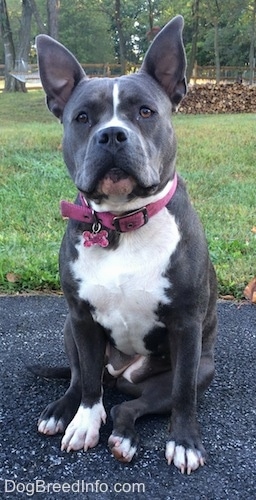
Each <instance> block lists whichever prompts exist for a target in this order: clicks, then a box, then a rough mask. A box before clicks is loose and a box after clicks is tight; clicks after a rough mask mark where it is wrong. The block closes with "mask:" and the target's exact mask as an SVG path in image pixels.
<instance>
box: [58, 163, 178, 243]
mask: <svg viewBox="0 0 256 500" xmlns="http://www.w3.org/2000/svg"><path fill="white" fill-rule="evenodd" d="M176 187H177V174H176V172H175V174H174V178H173V183H172V187H171V189H170V191H169V192H168V193H167V194H166V195H165V196H164V197H163V198H161V199H160V200H158V201H155V202H153V203H149V204H148V205H145V206H144V207H142V208H139V209H138V210H134V211H132V212H129V213H127V214H124V215H118V216H117V215H115V214H113V213H111V212H95V211H94V210H92V208H91V207H90V206H89V205H87V204H86V201H85V199H84V197H83V196H82V194H80V202H81V203H82V204H81V205H75V204H73V203H69V202H68V201H61V204H60V207H61V214H62V216H63V217H65V218H66V217H67V218H69V219H74V220H77V221H80V222H84V223H87V224H92V225H93V226H95V225H96V226H97V230H95V228H93V227H92V232H93V233H96V232H97V233H98V232H99V230H100V229H101V226H104V227H106V228H108V229H112V230H114V231H118V232H119V233H127V232H129V231H134V230H135V229H139V228H140V227H142V226H144V225H145V224H146V223H147V222H148V220H149V219H150V218H151V217H153V215H155V214H157V213H158V212H160V210H162V208H164V207H165V206H166V205H167V203H168V202H169V201H170V200H171V198H172V197H173V195H174V193H175V191H176ZM98 228H99V229H98Z"/></svg>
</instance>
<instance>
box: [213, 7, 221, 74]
mask: <svg viewBox="0 0 256 500" xmlns="http://www.w3.org/2000/svg"><path fill="white" fill-rule="evenodd" d="M214 55H215V68H216V83H220V48H219V24H218V19H217V17H215V19H214Z"/></svg>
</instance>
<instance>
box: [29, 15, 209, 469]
mask: <svg viewBox="0 0 256 500" xmlns="http://www.w3.org/2000/svg"><path fill="white" fill-rule="evenodd" d="M182 29H183V19H182V17H181V16H177V17H175V18H174V19H173V20H172V21H170V22H169V23H168V24H167V25H166V26H165V28H164V29H163V30H162V31H161V32H160V33H159V34H158V35H157V37H156V38H155V40H154V41H153V43H152V44H151V46H150V48H149V50H148V52H147V54H146V56H145V59H144V61H143V64H142V67H141V69H140V71H139V72H138V73H136V74H132V75H129V76H122V77H120V78H113V79H112V78H99V79H98V78H93V79H89V78H87V76H86V75H85V73H84V71H83V69H82V67H81V66H80V64H79V63H78V62H77V60H76V59H75V58H74V56H73V55H72V54H71V53H70V52H69V51H68V50H67V49H66V48H65V47H63V46H62V45H60V44H59V43H58V42H56V41H54V40H53V39H51V38H50V37H48V36H46V35H40V36H39V37H38V38H37V48H38V59H39V67H40V76H41V80H42V84H43V87H44V90H45V92H46V95H47V104H48V107H49V109H50V110H51V111H52V113H53V114H54V115H55V116H57V117H58V118H59V119H60V120H61V121H62V123H63V126H64V139H63V153H64V159H65V162H66V164H67V167H68V170H69V172H70V175H71V178H72V179H73V181H74V184H75V186H76V187H77V189H78V196H77V199H76V201H75V203H74V204H72V203H68V202H62V214H63V215H64V216H66V217H68V218H69V222H68V226H67V231H66V234H65V236H64V239H63V242H62V246H61V251H60V274H61V283H62V287H63V291H64V294H65V297H66V300H67V303H68V307H69V314H68V316H67V319H66V323H65V332H64V333H65V346H66V352H67V355H68V358H69V362H70V374H71V382H70V386H69V388H68V390H67V392H66V393H65V394H64V396H63V397H62V398H60V399H59V400H58V401H56V402H54V403H52V404H50V405H49V406H47V408H46V409H45V410H44V411H43V413H42V415H41V417H40V420H39V427H38V428H39V431H40V432H41V433H43V434H48V435H51V434H56V433H59V432H60V433H64V436H63V438H62V445H61V448H62V450H67V451H70V450H80V449H84V450H87V449H88V448H92V447H94V446H96V445H97V443H98V440H99V430H100V426H101V423H102V422H104V421H105V419H106V413H105V410H104V406H103V402H102V398H103V386H104V383H111V384H112V385H116V387H117V388H118V389H120V390H121V391H123V392H124V393H127V394H129V395H132V396H134V398H133V399H132V400H129V401H126V402H124V403H122V404H120V405H118V406H115V407H114V408H113V409H112V411H111V416H112V418H113V432H112V434H111V436H110V437H109V447H110V449H111V451H112V453H113V455H114V456H115V457H116V458H117V459H118V460H120V461H123V462H129V461H131V460H132V458H133V456H134V454H135V452H136V449H137V444H138V438H137V434H136V431H135V421H136V419H137V418H139V417H141V416H143V415H146V414H153V413H159V414H162V413H170V414H171V421H170V434H169V438H168V442H167V445H166V459H167V461H168V463H171V462H172V461H173V462H174V464H175V465H176V467H178V469H180V470H181V472H183V473H184V472H187V474H190V472H191V471H192V470H195V469H197V468H198V467H199V465H203V464H204V462H205V450H204V447H203V445H202V443H201V437H200V431H199V426H198V422H197V415H196V406H197V398H198V395H199V394H200V393H202V392H203V391H204V390H205V389H206V388H207V387H208V385H209V383H210V382H211V380H212V378H213V375H214V355H213V350H214V342H215V337H216V278H215V273H214V270H213V266H212V264H211V262H210V260H209V255H208V250H207V245H206V241H205V236H204V232H203V230H202V227H201V224H200V222H199V220H198V217H197V215H196V213H195V211H194V209H193V208H192V206H191V203H190V201H189V198H188V195H187V192H186V188H185V185H184V182H183V181H182V179H181V178H180V177H179V176H178V175H177V174H176V171H175V158H176V141H175V136H174V131H173V128H172V125H171V121H170V116H171V112H172V109H173V108H175V107H176V106H177V105H178V104H179V102H180V101H181V99H182V98H183V97H184V95H185V93H186V80H185V68H186V59H185V54H184V47H183V43H182Z"/></svg>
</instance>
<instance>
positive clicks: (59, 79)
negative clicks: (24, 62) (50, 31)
mask: <svg viewBox="0 0 256 500" xmlns="http://www.w3.org/2000/svg"><path fill="white" fill-rule="evenodd" d="M36 47H37V57H38V64H39V74H40V78H41V82H42V85H43V88H44V91H45V93H46V96H47V105H48V108H49V109H50V111H51V112H52V113H53V114H54V115H55V116H57V117H58V118H60V119H61V117H62V114H63V110H64V107H65V105H66V103H67V101H68V100H69V98H70V95H71V93H72V91H73V90H74V88H75V87H76V85H77V84H78V83H79V82H80V80H81V79H84V78H87V76H86V74H85V72H84V70H83V68H82V67H81V66H80V64H79V62H78V61H77V60H76V58H75V57H74V56H73V54H71V52H69V50H68V49H66V48H65V47H64V46H63V45H61V44H60V43H59V42H57V41H56V40H54V39H53V38H51V37H50V36H47V35H38V36H37V37H36Z"/></svg>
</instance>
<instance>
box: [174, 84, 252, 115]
mask: <svg viewBox="0 0 256 500" xmlns="http://www.w3.org/2000/svg"><path fill="white" fill-rule="evenodd" d="M178 111H179V112H180V113H182V114H205V113H207V114H209V113H211V114H218V113H255V112H256V86H253V87H252V86H249V85H243V84H239V83H227V84H219V85H216V84H212V83H207V84H204V85H191V86H190V87H189V90H188V94H187V95H186V97H185V98H184V100H183V101H182V103H181V105H180V107H179V110H178Z"/></svg>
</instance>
